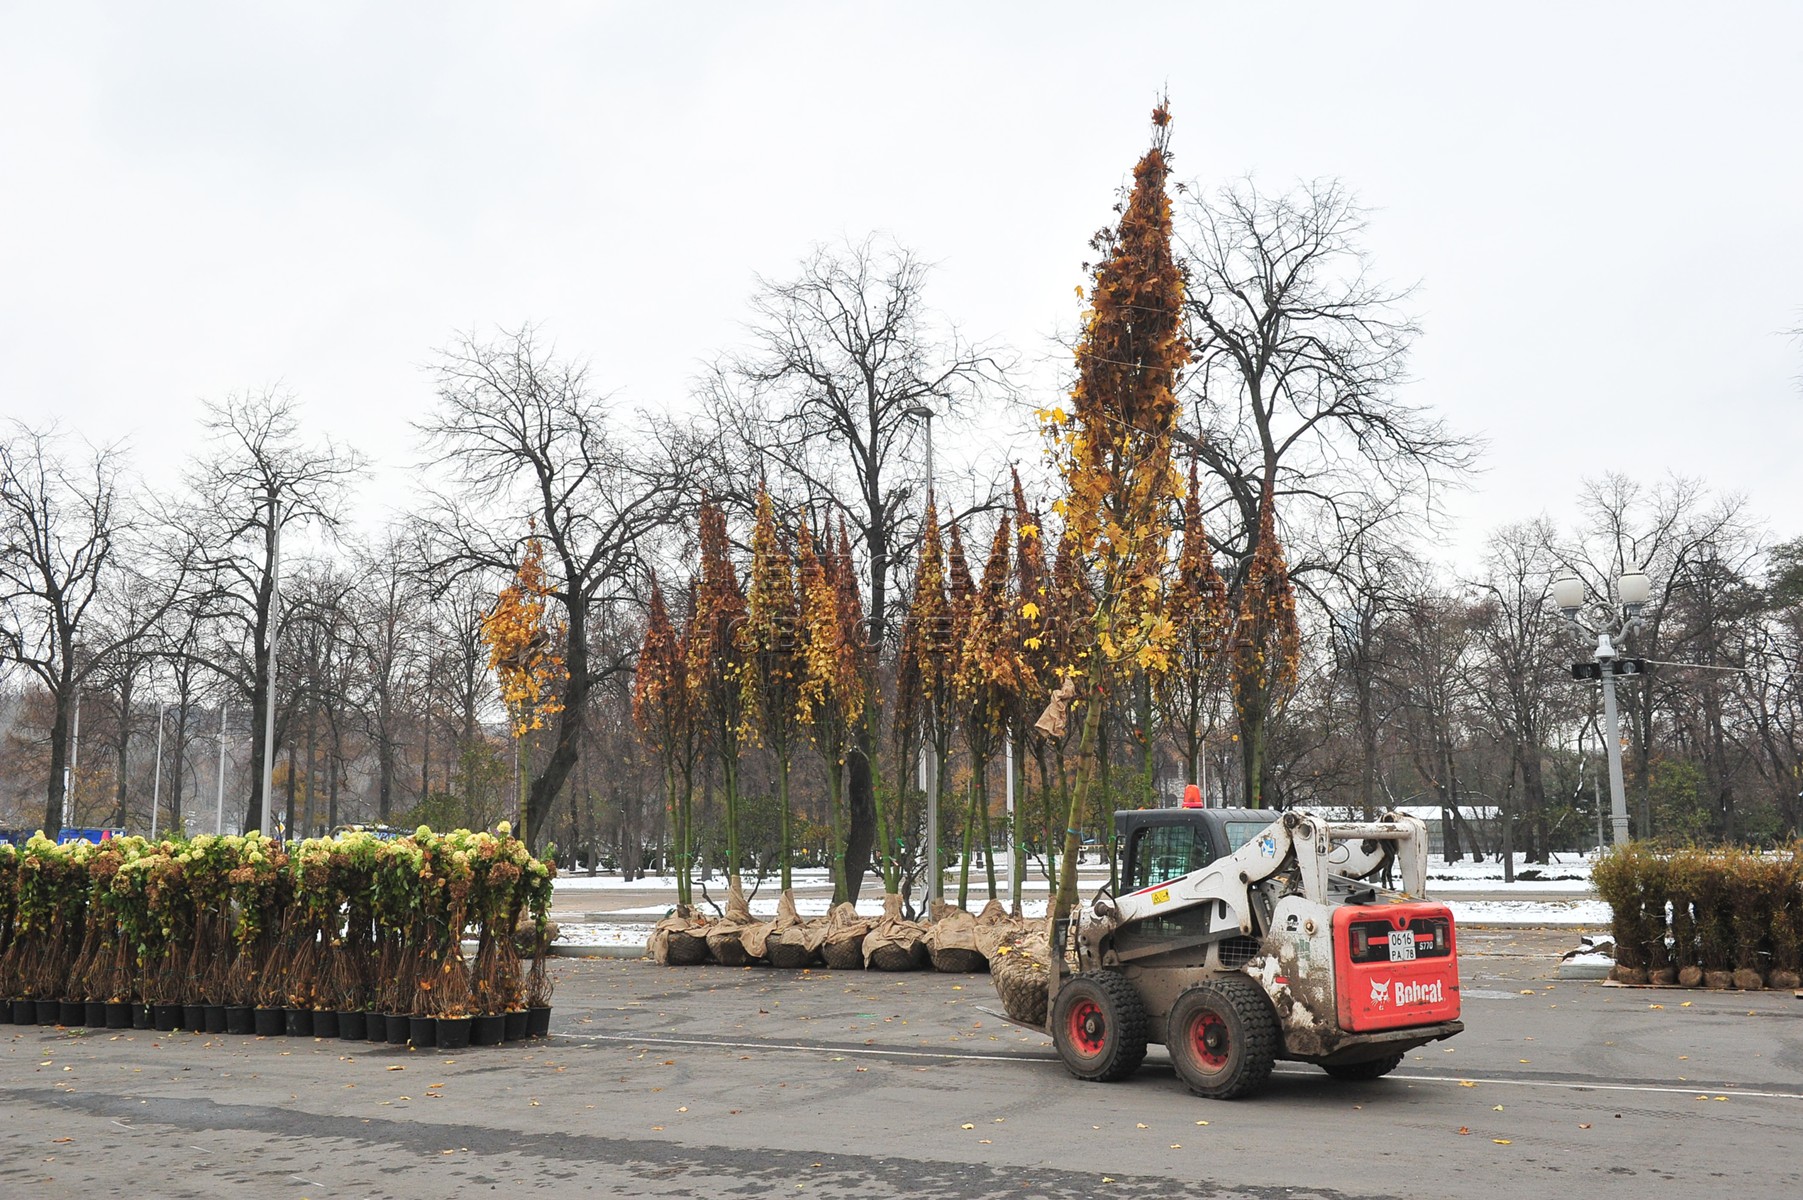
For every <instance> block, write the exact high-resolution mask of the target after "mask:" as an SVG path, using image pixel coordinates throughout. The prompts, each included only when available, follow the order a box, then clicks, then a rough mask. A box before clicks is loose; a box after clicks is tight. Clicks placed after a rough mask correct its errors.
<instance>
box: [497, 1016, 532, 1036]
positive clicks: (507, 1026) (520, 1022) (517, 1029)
mask: <svg viewBox="0 0 1803 1200" xmlns="http://www.w3.org/2000/svg"><path fill="white" fill-rule="evenodd" d="M527 1015H528V1014H527V1012H526V1010H525V1009H523V1008H521V1009H516V1010H515V1011H513V1012H509V1013H504V1014H502V1016H503V1030H504V1032H503V1033H502V1034H501V1037H502V1039H503V1040H504V1041H509V1042H517V1041H519V1040H520V1039H521V1038H523V1037H525V1036H526V1020H527Z"/></svg>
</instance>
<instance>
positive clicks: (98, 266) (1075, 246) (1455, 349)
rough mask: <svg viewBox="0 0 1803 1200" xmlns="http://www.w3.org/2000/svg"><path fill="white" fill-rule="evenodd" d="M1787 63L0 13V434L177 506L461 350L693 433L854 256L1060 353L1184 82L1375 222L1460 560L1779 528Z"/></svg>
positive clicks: (983, 332) (420, 8) (1206, 28)
mask: <svg viewBox="0 0 1803 1200" xmlns="http://www.w3.org/2000/svg"><path fill="white" fill-rule="evenodd" d="M1800 68H1803V5H1797V4H1789V3H1784V4H1778V3H1774V4H1763V5H1761V4H1747V5H1725V4H1712V5H1658V4H1647V3H1635V4H1622V5H1603V4H1583V5H1573V4H1524V3H1510V4H1493V5H1487V6H1483V5H1445V4H1382V5H1380V4H1360V5H1346V4H1285V5H1281V6H1276V5H1233V6H1229V5H1215V4H1198V3H1188V4H1172V5H1156V4H1138V5H1128V4H1118V3H1117V4H1089V5H1074V4H1056V3H1033V4H1025V3H1023V4H982V5H977V4H933V3H919V2H915V3H907V4H857V5H852V4H840V5H827V4H755V5H752V4H726V3H703V2H694V0H692V2H689V3H684V4H680V5H676V4H669V5H655V4H635V5H625V4H547V3H534V4H492V5H474V4H463V3H443V2H434V3H430V4H425V3H422V4H382V5H352V4H332V3H319V2H316V0H315V2H308V3H295V4H281V5H276V4H242V3H218V4H190V3H178V2H173V0H172V2H166V3H159V4H155V5H142V4H126V3H118V4H113V5H89V4H78V3H67V2H58V3H48V2H44V3H18V2H15V0H0V411H3V412H5V413H7V414H11V415H18V416H22V417H25V418H27V419H29V420H33V421H38V420H42V419H45V418H48V417H51V416H56V417H60V419H61V420H62V421H63V423H64V424H65V425H67V426H69V427H71V428H74V429H77V430H79V431H81V432H83V433H85V434H86V435H87V436H89V437H91V438H94V439H97V440H111V439H115V438H119V437H129V439H130V441H131V443H132V444H133V446H134V447H135V448H136V451H137V457H138V460H139V462H140V465H141V466H142V468H143V469H144V471H145V472H146V474H147V475H150V476H151V477H152V478H157V477H159V476H161V477H164V478H166V477H167V476H168V475H169V473H170V472H171V471H172V466H173V464H175V463H177V462H178V461H179V460H180V458H181V457H182V456H183V455H184V454H186V453H187V452H188V450H189V449H190V448H191V446H192V444H193V438H194V418H195V416H196V414H197V413H198V409H199V401H200V398H202V397H218V396H222V395H224V394H225V393H227V392H230V391H234V390H242V389H247V388H259V387H263V386H267V385H271V384H276V383H280V384H283V385H285V386H286V387H287V388H289V389H291V390H292V391H294V392H295V393H296V394H297V395H298V396H299V397H300V398H301V399H302V400H303V401H304V403H305V405H306V409H307V413H308V418H309V420H310V421H311V422H312V423H313V424H314V425H315V426H316V427H317V428H318V429H320V430H321V431H327V432H330V433H332V434H333V435H334V436H337V437H342V438H345V439H348V440H350V441H353V442H354V443H356V444H357V445H358V446H360V447H361V448H363V449H364V450H365V451H367V452H368V453H370V454H371V455H372V456H374V458H375V459H376V460H377V461H378V463H380V464H383V465H384V466H385V467H386V468H390V469H397V468H398V467H399V466H400V465H401V464H404V463H405V462H406V461H407V460H408V458H409V457H410V455H411V452H412V444H413V443H412V437H411V434H410V432H409V429H408V423H409V421H411V420H412V419H414V418H416V417H417V416H418V415H419V414H420V413H421V412H422V411H423V410H424V409H425V408H426V407H427V406H428V405H429V403H430V398H431V397H430V388H429V382H428V380H427V378H426V376H425V374H424V372H423V371H422V370H421V366H422V364H424V363H426V362H427V361H429V360H430V358H431V352H432V348H433V347H434V346H437V345H440V344H443V343H444V342H445V341H446V339H447V335H448V334H449V333H450V332H451V331H452V330H456V329H469V328H478V329H481V328H492V327H493V326H494V325H496V324H507V325H512V324H516V323H518V322H521V321H523V320H533V321H537V322H541V323H542V324H543V326H544V328H545V330H546V332H547V334H548V335H550V336H551V337H553V338H554V339H555V340H556V342H557V343H558V345H559V347H560V349H562V350H563V351H565V352H568V353H572V354H579V355H582V356H586V357H588V358H590V359H591V360H592V362H593V366H594V373H595V377H596V379H597V380H598V381H599V382H600V383H602V384H603V385H604V386H606V387H608V388H610V389H614V390H617V391H618V393H619V394H620V395H621V396H622V398H623V399H625V400H627V401H628V402H631V403H634V404H638V405H643V406H647V407H662V406H667V405H679V404H681V403H682V402H683V401H684V399H685V397H686V395H687V392H688V387H689V382H690V380H691V379H693V377H694V376H695V374H696V371H697V368H698V365H699V363H700V362H701V361H702V360H703V359H705V358H707V357H709V356H710V355H711V354H712V353H713V352H715V351H716V350H718V349H720V348H722V347H724V346H727V345H729V344H731V343H732V342H733V341H734V340H735V339H736V338H737V337H738V336H739V326H738V323H739V322H740V321H741V320H742V319H743V317H744V301H745V297H746V295H747V293H748V292H749V290H750V288H751V286H752V277H753V275H754V273H757V272H763V273H765V274H770V275H779V276H780V275H782V274H784V273H785V272H787V271H788V270H790V269H791V267H792V266H793V265H794V263H795V262H796V260H798V259H799V258H800V256H801V255H802V254H803V253H804V251H805V250H806V249H807V247H808V245H809V244H810V243H811V242H813V241H816V240H822V239H832V238H836V237H839V236H841V235H851V236H859V235H861V234H863V233H864V232H866V231H870V230H879V231H884V232H887V233H889V234H892V235H893V236H895V237H896V238H898V239H900V240H902V241H903V242H905V243H907V244H908V245H910V246H912V247H914V248H916V249H917V250H919V251H920V252H921V253H922V254H923V255H924V256H926V257H928V258H930V259H932V260H934V261H935V262H937V263H938V264H939V266H938V268H937V272H936V275H935V277H934V280H933V283H932V285H931V293H930V299H931V301H932V302H933V303H934V304H935V305H936V306H937V307H939V308H941V309H943V310H944V311H945V312H947V313H948V314H949V315H951V316H952V317H954V318H955V319H956V320H957V321H958V322H959V324H960V325H961V326H962V327H963V328H964V330H965V331H966V332H967V333H969V334H971V335H974V336H978V337H995V338H1000V339H1003V340H1005V341H1007V342H1010V343H1012V344H1013V345H1014V346H1016V347H1017V348H1018V349H1019V350H1020V351H1021V352H1022V353H1023V354H1024V355H1026V356H1027V357H1028V358H1029V359H1030V360H1034V361H1044V360H1045V359H1046V358H1047V354H1048V339H1049V338H1050V336H1051V335H1052V334H1053V333H1054V332H1055V331H1056V330H1057V329H1058V328H1060V327H1069V326H1070V325H1072V324H1073V322H1074V320H1075V318H1076V315H1077V313H1076V304H1077V301H1076V298H1075V296H1074V295H1073V293H1072V288H1073V286H1075V285H1076V284H1077V283H1079V282H1081V280H1082V275H1081V270H1080V264H1081V263H1082V261H1083V260H1084V259H1085V257H1086V249H1087V248H1086V240H1087V237H1088V235H1089V233H1090V232H1091V231H1092V230H1094V229H1095V228H1096V227H1098V226H1099V225H1101V224H1103V223H1105V222H1106V221H1107V219H1108V217H1109V207H1110V205H1111V203H1112V202H1113V199H1114V192H1115V189H1116V188H1117V187H1118V186H1119V185H1120V184H1121V183H1122V182H1123V181H1124V179H1125V178H1126V176H1127V174H1128V172H1129V170H1130V168H1131V165H1132V163H1133V161H1134V160H1135V158H1136V157H1137V156H1138V155H1139V154H1140V153H1141V152H1142V151H1143V149H1144V147H1145V145H1146V141H1147V132H1148V126H1147V114H1148V111H1149V110H1150V107H1151V104H1152V101H1153V99H1154V96H1155V94H1156V93H1157V91H1158V90H1159V89H1160V88H1161V87H1163V86H1166V85H1168V87H1169V90H1170V95H1171V100H1172V105H1173V109H1174V112H1175V114H1176V118H1177V122H1176V126H1175V129H1174V133H1173V149H1174V151H1175V154H1176V171H1177V174H1178V176H1179V177H1181V178H1186V179H1193V180H1197V181H1199V182H1201V183H1202V184H1204V185H1205V186H1208V185H1214V184H1217V183H1220V182H1224V181H1227V180H1231V179H1233V178H1235V177H1238V176H1243V175H1247V174H1252V175H1254V176H1255V177H1256V178H1257V179H1258V181H1259V182H1260V184H1261V185H1263V186H1266V187H1278V186H1281V185H1286V184H1288V183H1290V182H1293V181H1294V180H1296V179H1297V178H1299V177H1315V176H1339V177H1341V178H1342V179H1344V180H1345V181H1346V182H1347V183H1348V184H1349V185H1350V186H1351V187H1352V188H1353V189H1355V190H1356V192H1357V193H1358V194H1359V196H1360V197H1361V199H1362V200H1363V201H1364V202H1365V203H1366V204H1368V205H1369V206H1371V207H1372V208H1374V209H1375V210H1376V215H1375V219H1374V223H1373V226H1372V229H1371V231H1370V235H1369V249H1370V251H1371V253H1372V255H1373V258H1374V260H1375V265H1376V267H1377V269H1378V271H1379V272H1380V273H1381V274H1382V275H1384V276H1385V277H1387V278H1389V279H1392V280H1394V281H1397V282H1402V283H1408V282H1415V281H1418V282H1419V283H1420V291H1419V293H1418V296H1417V300H1416V311H1417V312H1418V314H1419V316H1420V319H1421V321H1422V324H1423V326H1424V329H1425V336H1424V337H1423V338H1422V340H1421V342H1420V343H1419V347H1418V351H1417V353H1416V356H1415V359H1414V374H1415V376H1416V382H1415V383H1414V384H1413V385H1412V388H1411V393H1410V394H1411V398H1412V399H1415V400H1417V401H1419V402H1423V403H1429V404H1432V405H1434V406H1435V407H1436V408H1437V409H1439V410H1440V411H1441V412H1443V413H1444V414H1445V415H1446V416H1447V417H1448V419H1449V420H1450V421H1451V422H1452V423H1453V424H1454V425H1455V426H1456V427H1457V428H1459V429H1461V430H1463V431H1466V432H1470V433H1475V434H1480V435H1483V436H1485V437H1487V438H1489V439H1490V443H1491V448H1490V452H1489V454H1488V455H1487V456H1486V460H1485V461H1486V466H1487V468H1488V469H1487V471H1486V473H1485V474H1484V475H1483V476H1482V477H1481V478H1480V479H1478V480H1477V481H1476V483H1475V488H1474V490H1473V491H1472V492H1471V493H1470V494H1469V495H1468V496H1466V497H1463V498H1459V499H1456V500H1455V501H1454V502H1453V511H1454V514H1455V515H1456V516H1457V517H1458V518H1459V519H1460V527H1459V529H1457V530H1456V531H1452V532H1451V533H1450V534H1449V540H1450V541H1451V542H1452V543H1453V544H1463V545H1465V546H1469V545H1471V544H1472V543H1474V542H1475V541H1476V540H1477V538H1478V537H1480V536H1481V533H1482V530H1483V529H1484V528H1486V527H1488V526H1489V525H1491V524H1493V523H1495V522H1497V521H1501V520H1504V519H1514V518H1520V517H1528V516H1532V515H1534V514H1535V513H1537V512H1539V511H1540V510H1541V509H1543V508H1544V509H1546V510H1548V511H1550V512H1551V513H1552V515H1554V516H1555V517H1557V518H1560V519H1565V518H1566V517H1567V516H1568V515H1569V513H1570V511H1571V496H1572V494H1573V492H1574V490H1575V485H1576V479H1577V477H1578V476H1580V475H1581V474H1584V473H1586V472H1597V471H1600V470H1602V469H1604V468H1606V467H1610V466H1614V467H1617V468H1621V469H1624V470H1628V471H1630V472H1632V473H1635V474H1638V475H1641V476H1644V477H1647V478H1649V479H1653V478H1657V477H1658V476H1659V475H1661V474H1663V473H1665V472H1667V471H1677V472H1684V473H1689V474H1695V475H1698V476H1701V477H1704V478H1705V479H1707V480H1708V481H1710V482H1711V483H1712V484H1713V485H1714V486H1716V487H1717V488H1720V489H1723V490H1730V491H1741V492H1744V493H1745V494H1746V495H1747V496H1748V498H1749V500H1750V502H1751V504H1752V506H1753V508H1754V509H1755V511H1756V512H1758V513H1759V514H1761V515H1762V516H1763V517H1765V519H1766V520H1767V521H1768V522H1769V523H1770V526H1771V529H1772V532H1773V533H1774V534H1775V535H1777V536H1781V537H1793V536H1797V535H1798V534H1799V533H1803V482H1800V479H1799V474H1798V472H1797V470H1796V469H1795V466H1794V463H1795V460H1796V457H1797V454H1798V449H1799V446H1803V420H1800V419H1799V416H1798V413H1799V410H1800V409H1803V395H1800V393H1799V389H1798V382H1797V380H1798V376H1799V375H1800V374H1803V347H1800V346H1799V345H1798V344H1797V343H1796V342H1794V341H1789V340H1787V339H1786V338H1785V337H1783V336H1782V333H1781V331H1782V330H1785V329H1789V328H1794V327H1796V326H1799V325H1803V196H1800V194H1799V192H1800V188H1799V183H1800V181H1803V150H1800V149H1799V146H1800V144H1803V137H1800V136H1799V134H1800V130H1803V69H1800ZM1040 379H1041V383H1042V386H1046V387H1049V386H1051V385H1052V384H1053V383H1054V382H1055V379H1054V378H1053V375H1052V373H1051V371H1050V370H1049V368H1048V369H1047V370H1046V371H1045V372H1044V373H1042V375H1041V376H1040ZM1047 398H1048V399H1049V398H1051V397H1050V396H1048V397H1047ZM394 478H395V477H394V476H392V475H391V476H390V477H389V479H390V481H389V482H388V483H387V484H385V485H383V486H379V487H377V488H375V489H373V490H372V496H373V497H375V498H377V499H378V500H382V499H393V498H394V497H395V496H396V495H397V494H398V489H397V488H396V486H395V484H394V483H393V479H394Z"/></svg>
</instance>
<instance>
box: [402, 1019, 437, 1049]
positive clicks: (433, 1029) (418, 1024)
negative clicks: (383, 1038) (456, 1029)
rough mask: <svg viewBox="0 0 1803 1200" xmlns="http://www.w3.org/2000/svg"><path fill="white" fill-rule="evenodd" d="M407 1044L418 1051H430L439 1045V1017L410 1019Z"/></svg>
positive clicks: (408, 1021) (408, 1020)
mask: <svg viewBox="0 0 1803 1200" xmlns="http://www.w3.org/2000/svg"><path fill="white" fill-rule="evenodd" d="M407 1044H408V1045H410V1046H412V1047H414V1048H415V1049H418V1050H430V1049H432V1048H433V1047H435V1046H437V1045H438V1018H437V1017H408V1018H407Z"/></svg>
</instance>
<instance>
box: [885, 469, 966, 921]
mask: <svg viewBox="0 0 1803 1200" xmlns="http://www.w3.org/2000/svg"><path fill="white" fill-rule="evenodd" d="M955 644H956V643H955V642H954V641H953V639H952V611H951V604H950V602H949V601H948V600H947V598H946V594H945V551H944V549H943V545H942V543H941V542H940V540H939V516H938V513H937V511H936V510H935V509H934V507H933V502H932V501H931V500H930V499H929V500H928V501H927V513H926V519H925V521H924V523H923V524H922V526H921V537H920V553H919V554H918V555H917V556H916V559H915V567H914V593H913V595H912V596H910V597H909V599H908V611H907V615H906V617H905V618H904V619H903V621H902V642H901V655H900V660H899V662H898V664H897V667H896V673H897V683H896V700H897V703H896V709H897V711H896V728H897V729H898V730H909V731H912V730H914V729H918V730H919V732H920V737H921V739H922V744H924V745H925V746H926V747H927V748H928V752H929V753H930V754H931V755H932V757H933V770H934V771H935V772H936V774H935V776H934V778H936V779H938V780H941V781H943V780H944V779H945V768H946V760H947V759H948V758H949V757H950V756H951V743H952V731H953V729H954V728H955V726H956V715H955V713H956V710H955V707H954V700H953V695H952V677H953V671H952V666H951V663H950V662H949V661H948V657H949V652H950V651H951V649H952V647H953V646H954V645H955ZM903 740H904V745H905V743H906V739H905V738H904V739H903ZM903 769H904V770H905V769H906V764H904V768H903ZM939 868H940V864H939V863H937V862H930V863H928V864H926V871H927V880H928V883H927V894H928V895H929V896H931V895H933V893H934V887H933V881H934V880H936V879H937V878H938V875H937V872H938V871H939Z"/></svg>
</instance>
